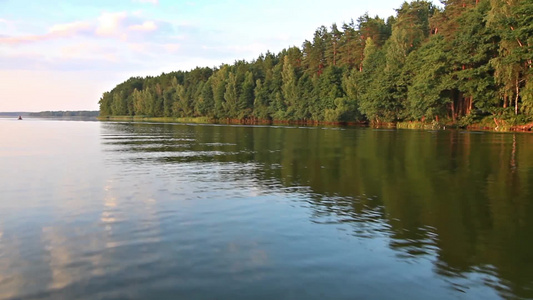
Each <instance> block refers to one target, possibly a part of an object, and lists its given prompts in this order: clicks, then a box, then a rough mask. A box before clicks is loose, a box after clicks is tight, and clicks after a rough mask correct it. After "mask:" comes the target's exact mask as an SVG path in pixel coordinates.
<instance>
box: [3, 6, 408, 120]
mask: <svg viewBox="0 0 533 300" xmlns="http://www.w3.org/2000/svg"><path fill="white" fill-rule="evenodd" d="M402 3H403V0H373V1H368V0H336V1H331V0H329V1H328V0H262V1H254V0H212V1H208V0H200V1H195V0H183V1H182V0H84V1H82V0H33V1H32V0H0V112H2V111H4V112H8V111H35V112H37V111H45V110H98V101H99V99H100V97H101V96H102V94H103V93H104V92H106V91H109V90H111V89H112V88H113V87H114V86H115V85H117V84H119V83H121V82H123V81H125V80H127V79H128V78H130V77H132V76H142V77H144V76H148V75H150V76H156V75H159V74H161V73H162V72H171V71H177V70H184V71H187V70H190V69H193V68H195V67H197V66H199V67H218V66H220V65H221V64H223V63H228V64H231V63H233V62H234V61H236V60H241V59H245V60H247V61H251V60H253V59H255V58H257V57H258V56H259V55H260V54H261V53H266V52H267V51H270V52H273V53H278V52H279V51H281V50H282V49H284V48H288V47H292V46H297V47H300V46H301V45H302V43H303V42H304V41H305V40H306V39H307V40H311V39H312V36H313V33H314V31H315V30H316V29H317V28H318V27H320V26H322V25H324V26H327V27H329V26H331V25H332V24H333V23H336V24H337V25H339V26H340V25H342V24H343V23H349V22H350V21H351V20H352V19H353V20H357V18H358V17H360V16H361V15H363V14H365V13H368V14H369V15H370V16H375V15H379V16H380V17H382V18H387V17H388V16H390V15H395V10H394V9H396V8H399V7H400V5H401V4H402Z"/></svg>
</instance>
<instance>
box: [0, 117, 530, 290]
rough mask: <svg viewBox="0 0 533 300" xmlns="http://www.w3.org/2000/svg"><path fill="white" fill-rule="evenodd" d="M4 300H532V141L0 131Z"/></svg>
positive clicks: (33, 125) (10, 124) (6, 125)
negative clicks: (502, 299)
mask: <svg viewBox="0 0 533 300" xmlns="http://www.w3.org/2000/svg"><path fill="white" fill-rule="evenodd" d="M0 139H1V144H0V299H117V298H118V299H430V298H431V299H498V298H507V299H533V135H531V134H509V133H508V134H499V133H481V132H461V131H445V132H441V131H438V132H434V131H413V130H405V131H404V130H376V129H369V128H343V129H339V128H320V127H318V128H316V127H313V128H296V127H248V126H215V125H178V124H164V125H162V124H146V123H137V124H127V123H102V122H72V121H50V120H46V121H44V120H36V119H26V120H24V121H16V120H11V119H9V120H8V119H0Z"/></svg>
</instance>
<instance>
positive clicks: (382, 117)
mask: <svg viewBox="0 0 533 300" xmlns="http://www.w3.org/2000/svg"><path fill="white" fill-rule="evenodd" d="M443 4H444V6H443V7H437V6H435V5H434V4H432V3H431V2H428V1H423V0H419V1H413V2H410V3H407V2H404V3H403V4H402V5H401V7H400V8H398V9H396V16H390V17H388V18H387V19H382V18H380V17H378V16H375V17H371V16H369V15H368V14H365V15H363V16H361V17H359V18H358V19H357V20H356V21H353V20H352V21H351V22H350V23H345V24H342V25H341V26H338V25H337V24H332V25H331V26H330V27H329V28H328V27H326V26H321V27H320V28H318V29H316V31H315V32H314V35H313V38H312V40H310V41H309V40H306V41H304V42H303V44H302V45H301V47H290V48H287V49H284V50H282V51H281V52H279V53H277V54H275V53H271V52H266V53H265V54H261V55H260V56H259V57H257V58H256V59H254V60H252V61H250V62H248V61H244V60H239V61H235V62H234V63H233V64H231V65H228V64H222V65H221V66H219V67H216V68H209V67H197V68H196V69H193V70H190V71H176V72H171V73H163V74H161V75H159V76H156V77H151V76H148V77H132V78H129V79H128V80H126V81H125V82H123V83H120V84H118V85H117V86H116V87H115V88H113V89H112V90H111V91H109V92H105V93H104V94H103V96H102V97H101V99H100V101H99V105H100V116H101V117H105V116H145V117H174V118H184V117H207V118H209V119H211V120H224V119H226V120H240V121H246V122H265V121H267V122H268V121H287V122H306V123H315V122H368V123H372V124H383V123H398V122H412V121H415V122H422V123H434V124H456V125H458V126H467V125H470V124H474V123H480V122H495V123H496V125H498V124H501V123H507V124H525V123H528V122H531V121H533V68H532V60H533V1H531V0H506V1H503V0H446V1H444V2H443ZM500 122H501V123H500Z"/></svg>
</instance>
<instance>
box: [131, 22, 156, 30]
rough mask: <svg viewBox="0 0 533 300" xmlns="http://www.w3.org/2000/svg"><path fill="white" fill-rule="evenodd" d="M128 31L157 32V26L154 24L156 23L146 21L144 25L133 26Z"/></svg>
mask: <svg viewBox="0 0 533 300" xmlns="http://www.w3.org/2000/svg"><path fill="white" fill-rule="evenodd" d="M128 29H130V30H133V31H142V32H148V31H154V30H156V29H157V25H156V24H155V23H154V21H144V22H143V23H142V24H137V25H131V26H130V27H128Z"/></svg>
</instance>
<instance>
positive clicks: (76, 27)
mask: <svg viewBox="0 0 533 300" xmlns="http://www.w3.org/2000/svg"><path fill="white" fill-rule="evenodd" d="M91 27H92V26H91V23H89V22H81V21H80V22H73V23H66V24H56V25H54V26H52V27H50V29H49V31H48V32H49V33H50V34H54V35H74V34H77V33H80V32H87V31H89V30H91Z"/></svg>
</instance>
